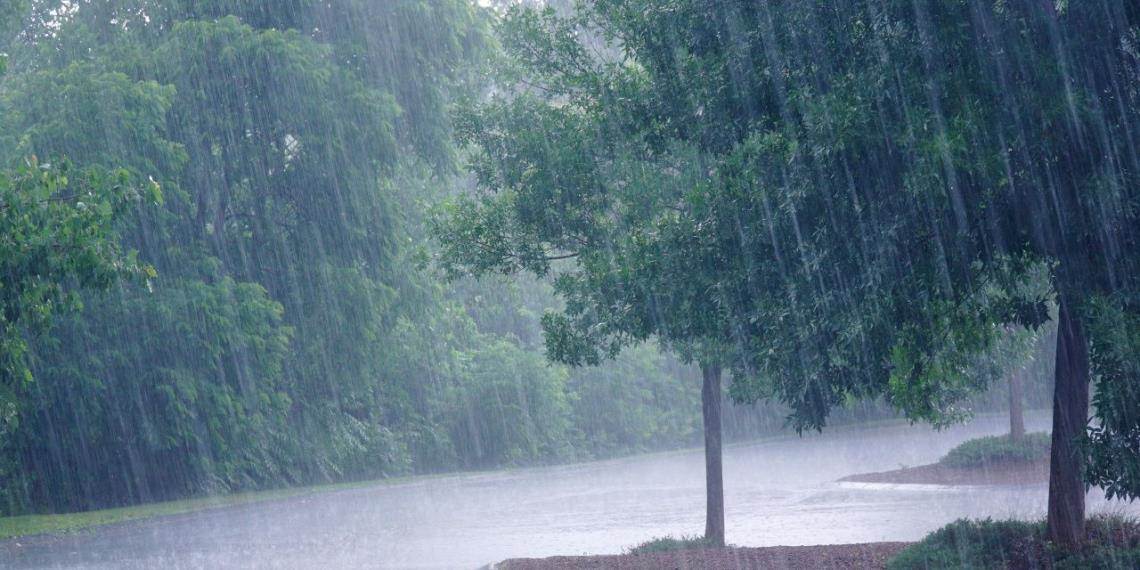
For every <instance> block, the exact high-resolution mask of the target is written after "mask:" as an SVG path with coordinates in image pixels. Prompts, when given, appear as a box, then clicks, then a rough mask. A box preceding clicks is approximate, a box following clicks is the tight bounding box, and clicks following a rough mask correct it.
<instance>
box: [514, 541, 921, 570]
mask: <svg viewBox="0 0 1140 570" xmlns="http://www.w3.org/2000/svg"><path fill="white" fill-rule="evenodd" d="M907 544H908V543H905V542H878V543H873V544H834V545H826V546H773V547H768V548H733V547H730V548H716V549H697V550H674V551H670V552H651V553H646V554H613V555H604V556H555V557H552V558H519V559H514V560H506V561H504V562H501V563H499V564H496V565H495V566H494V567H493V568H494V569H495V570H568V569H575V570H577V569H583V570H650V569H652V570H670V569H676V570H682V569H684V570H689V569H697V568H703V569H711V570H751V569H761V568H763V569H772V570H782V569H785V568H786V569H789V570H790V569H800V568H819V569H837V570H838V569H867V570H871V569H874V570H879V569H881V568H885V567H886V564H887V560H888V559H890V558H891V557H892V556H894V555H895V554H897V553H898V552H899V551H900V550H902V549H903V548H905V547H906V546H907Z"/></svg>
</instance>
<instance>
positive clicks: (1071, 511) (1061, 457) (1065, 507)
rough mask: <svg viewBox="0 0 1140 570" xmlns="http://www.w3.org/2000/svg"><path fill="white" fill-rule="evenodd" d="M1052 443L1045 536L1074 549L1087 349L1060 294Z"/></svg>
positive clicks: (1079, 515) (1081, 492)
mask: <svg viewBox="0 0 1140 570" xmlns="http://www.w3.org/2000/svg"><path fill="white" fill-rule="evenodd" d="M1056 381H1057V384H1056V387H1055V388H1054V390H1053V442H1052V451H1051V453H1050V457H1049V522H1048V526H1049V538H1050V540H1052V541H1053V542H1054V543H1056V544H1057V545H1059V546H1061V547H1063V548H1067V549H1074V548H1077V547H1079V546H1080V545H1081V543H1082V542H1083V541H1084V532H1085V485H1084V481H1083V480H1082V479H1081V465H1082V457H1081V455H1080V454H1079V452H1078V450H1077V439H1078V438H1079V437H1081V436H1082V435H1084V433H1085V429H1086V427H1087V425H1088V409H1089V348H1088V341H1087V340H1086V338H1085V331H1084V328H1083V327H1082V325H1081V322H1080V318H1079V317H1078V316H1077V315H1074V314H1073V307H1071V306H1070V305H1069V301H1068V300H1066V299H1064V298H1063V297H1062V299H1061V307H1060V315H1059V317H1058V319H1057V372H1056Z"/></svg>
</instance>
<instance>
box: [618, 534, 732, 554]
mask: <svg viewBox="0 0 1140 570" xmlns="http://www.w3.org/2000/svg"><path fill="white" fill-rule="evenodd" d="M715 547H716V546H715V545H714V544H712V543H711V542H709V541H708V540H707V539H705V537H703V536H682V537H681V538H673V537H671V536H661V537H656V538H652V539H650V540H648V541H646V542H643V543H641V544H639V545H637V546H634V547H633V548H630V549H629V550H627V551H626V553H627V554H648V553H650V552H669V551H672V550H696V549H700V548H715Z"/></svg>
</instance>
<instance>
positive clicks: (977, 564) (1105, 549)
mask: <svg viewBox="0 0 1140 570" xmlns="http://www.w3.org/2000/svg"><path fill="white" fill-rule="evenodd" d="M1086 533H1087V543H1086V547H1085V549H1084V550H1081V551H1079V552H1074V553H1069V552H1063V551H1059V550H1056V549H1054V548H1053V547H1052V546H1051V544H1049V543H1048V542H1047V540H1046V538H1045V523H1043V522H1036V523H1030V522H1022V521H994V520H990V519H986V520H982V521H970V520H958V521H955V522H953V523H950V524H949V525H946V526H945V527H942V528H941V529H938V530H936V531H934V532H932V533H931V534H929V535H928V536H927V537H926V538H924V539H923V540H922V541H921V542H918V543H916V544H914V545H912V546H909V547H907V548H906V549H904V550H903V551H902V552H900V553H898V554H897V555H895V557H894V558H892V559H891V560H890V561H889V562H888V563H887V568H888V569H889V570H912V569H922V570H935V569H939V568H968V569H972V570H983V569H991V568H992V569H999V568H1042V569H1050V568H1053V569H1058V570H1060V569H1063V568H1071V569H1076V568H1102V569H1106V570H1111V569H1121V570H1123V569H1132V568H1140V527H1138V526H1137V524H1136V522H1135V521H1133V520H1132V519H1128V518H1123V517H1111V516H1098V517H1093V518H1090V519H1089V521H1088V524H1087V528H1086Z"/></svg>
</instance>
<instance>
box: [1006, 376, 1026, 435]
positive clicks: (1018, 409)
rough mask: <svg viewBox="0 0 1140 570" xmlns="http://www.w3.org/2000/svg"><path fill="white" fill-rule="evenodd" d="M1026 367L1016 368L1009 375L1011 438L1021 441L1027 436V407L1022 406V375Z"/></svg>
mask: <svg viewBox="0 0 1140 570" xmlns="http://www.w3.org/2000/svg"><path fill="white" fill-rule="evenodd" d="M1024 374H1025V369H1024V368H1022V369H1019V370H1015V371H1014V372H1013V374H1012V375H1010V377H1009V438H1010V439H1012V440H1014V441H1020V440H1021V439H1023V438H1024V437H1025V408H1024V407H1023V406H1022V402H1023V401H1024V398H1023V397H1022V376H1023V375H1024Z"/></svg>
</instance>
